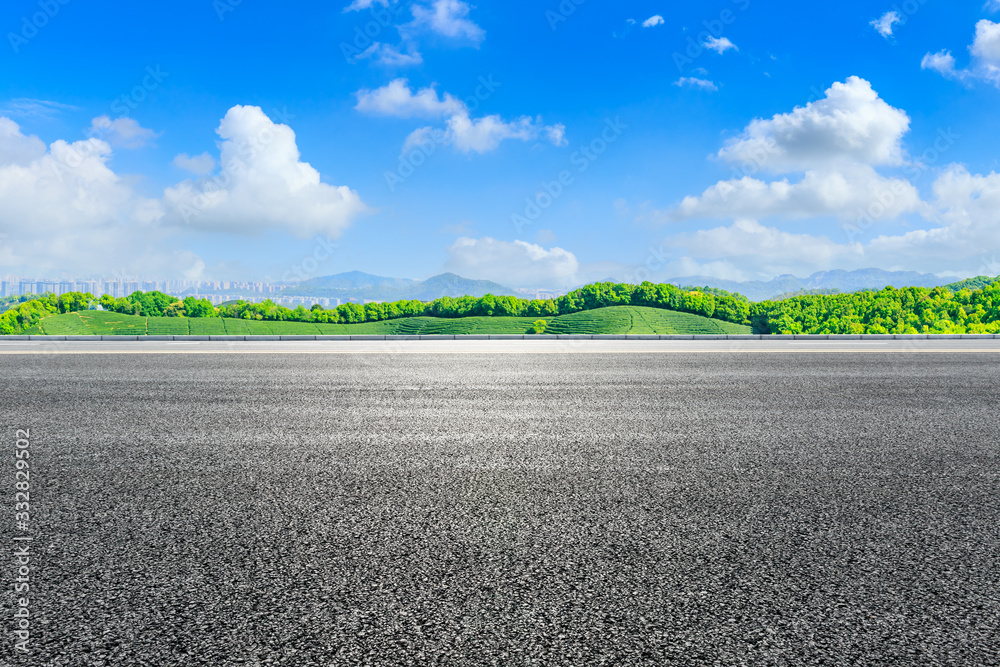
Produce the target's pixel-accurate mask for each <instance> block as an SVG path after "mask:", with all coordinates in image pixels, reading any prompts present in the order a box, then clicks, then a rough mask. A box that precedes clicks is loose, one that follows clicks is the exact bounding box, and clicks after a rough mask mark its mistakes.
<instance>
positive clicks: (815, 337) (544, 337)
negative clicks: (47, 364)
mask: <svg viewBox="0 0 1000 667" xmlns="http://www.w3.org/2000/svg"><path fill="white" fill-rule="evenodd" d="M998 339H1000V334H829V335H827V334H794V335H792V334H774V335H759V334H728V335H727V334H717V335H686V334H558V335H554V334H541V335H539V334H454V335H452V334H434V335H430V334H425V335H399V336H391V335H385V336H323V335H317V336H41V335H30V336H0V341H36V340H41V341H50V342H63V341H70V342H100V341H137V342H140V343H141V342H143V341H190V342H207V341H213V342H216V341H224V342H254V341H262V342H263V341H289V342H294V341H341V342H348V341H413V340H420V341H425V340H426V341H433V340H537V341H556V340H674V341H677V340H698V341H709V340H718V341H723V340H811V341H819V340H830V341H848V340H998Z"/></svg>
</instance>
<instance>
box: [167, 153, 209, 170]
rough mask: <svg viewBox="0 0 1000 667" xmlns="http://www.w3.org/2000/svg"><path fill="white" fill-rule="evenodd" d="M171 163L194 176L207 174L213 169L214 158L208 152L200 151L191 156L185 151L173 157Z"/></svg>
mask: <svg viewBox="0 0 1000 667" xmlns="http://www.w3.org/2000/svg"><path fill="white" fill-rule="evenodd" d="M173 164H174V166H175V167H179V168H180V169H183V170H184V171H189V172H191V173H192V174H194V175H195V176H207V175H208V174H211V173H212V170H213V169H215V158H213V157H212V156H211V155H209V154H208V153H202V154H201V155H195V156H193V157H192V156H190V155H188V154H187V153H181V154H180V155H178V156H177V157H175V158H174V162H173Z"/></svg>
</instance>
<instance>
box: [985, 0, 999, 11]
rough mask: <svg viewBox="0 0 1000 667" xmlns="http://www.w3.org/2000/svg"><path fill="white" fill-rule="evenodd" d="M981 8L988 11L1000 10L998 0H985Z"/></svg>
mask: <svg viewBox="0 0 1000 667" xmlns="http://www.w3.org/2000/svg"><path fill="white" fill-rule="evenodd" d="M983 9H985V10H986V11H988V12H1000V0H986V5H985V6H984V7H983Z"/></svg>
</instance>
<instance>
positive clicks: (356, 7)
mask: <svg viewBox="0 0 1000 667" xmlns="http://www.w3.org/2000/svg"><path fill="white" fill-rule="evenodd" d="M374 5H382V6H383V7H388V6H389V0H354V2H352V3H351V4H349V5H348V6H346V7H344V13H345V14H346V13H347V12H360V11H361V10H362V9H370V8H371V7H373V6H374Z"/></svg>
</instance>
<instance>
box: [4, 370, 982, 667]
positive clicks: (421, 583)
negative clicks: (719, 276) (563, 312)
mask: <svg viewBox="0 0 1000 667" xmlns="http://www.w3.org/2000/svg"><path fill="white" fill-rule="evenodd" d="M0 368H2V374H0V375H2V377H0V405H2V406H3V416H4V429H5V431H6V433H5V434H4V436H3V437H4V440H5V442H7V445H4V449H5V450H6V451H7V452H11V451H12V450H13V440H14V437H15V436H14V430H15V429H17V428H30V429H31V443H32V444H31V451H32V456H33V458H32V469H31V470H32V473H31V474H32V478H31V479H32V496H31V498H32V505H33V511H34V514H33V516H32V522H33V526H32V535H34V538H35V541H34V542H33V543H32V550H33V551H34V553H35V558H36V560H35V564H36V566H37V567H36V569H35V570H33V572H32V586H33V596H32V602H31V604H32V607H31V608H32V613H33V618H32V622H33V625H32V628H33V631H34V632H33V637H32V644H31V645H32V651H31V653H30V655H29V656H27V657H24V656H19V655H16V654H15V653H14V651H13V639H12V635H11V634H10V628H11V611H10V605H11V604H12V595H11V592H10V585H9V583H8V581H9V580H11V579H12V577H13V574H12V572H13V566H12V564H10V560H11V559H10V557H9V556H8V557H7V561H8V562H7V563H4V565H3V572H5V573H7V575H6V576H5V581H4V582H3V586H4V588H5V592H4V593H3V597H2V600H3V607H4V608H3V610H2V612H3V619H4V620H3V624H4V633H3V637H4V640H3V645H2V647H0V664H13V665H74V666H76V665H116V666H117V665H129V666H131V665H212V666H216V665H257V664H260V665H279V664H280V665H295V666H299V665H303V666H305V665H355V664H372V665H411V664H412V665H425V664H453V665H665V664H677V665H895V664H900V665H997V664H1000V631H998V627H1000V584H998V582H1000V528H998V526H1000V521H998V506H1000V499H998V490H1000V485H998V481H1000V480H998V478H1000V461H998V452H1000V418H998V414H1000V355H997V354H975V353H974V354H954V353H947V352H941V353H938V352H929V353H922V354H878V353H868V354H858V355H852V354H849V353H843V352H841V353H837V354H832V353H814V354H768V353H757V352H748V353H735V354H734V353H720V354H711V353H701V354H684V353H676V354H613V353H609V354H580V355H574V354H523V355H518V354H507V355H489V354H457V355H448V354H418V353H414V354H396V355H392V354H355V355H323V354H310V355H295V354H283V355H265V354H253V355H250V354H246V355H244V354H201V355H185V354H171V355H158V354H141V355H126V354H123V355H116V354H110V355H86V354H83V355H27V356H4V357H0ZM3 460H4V461H5V462H6V463H5V464H4V467H5V470H3V471H2V477H3V479H5V480H8V482H10V480H12V479H13V455H12V454H5V455H4V457H3ZM4 486H5V491H4V498H5V499H6V503H7V504H8V505H11V504H12V503H13V489H12V484H11V483H5V484H4ZM12 513H13V507H7V508H5V511H4V513H3V516H4V517H6V518H4V519H3V520H2V525H0V540H2V542H3V543H4V545H5V546H6V545H10V544H11V536H12V533H13V524H12V519H13V517H12ZM7 553H8V554H9V551H7Z"/></svg>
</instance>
